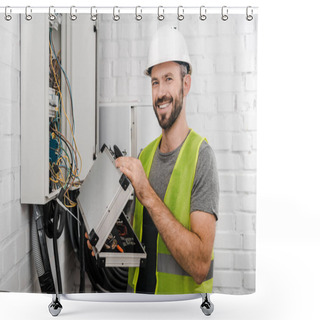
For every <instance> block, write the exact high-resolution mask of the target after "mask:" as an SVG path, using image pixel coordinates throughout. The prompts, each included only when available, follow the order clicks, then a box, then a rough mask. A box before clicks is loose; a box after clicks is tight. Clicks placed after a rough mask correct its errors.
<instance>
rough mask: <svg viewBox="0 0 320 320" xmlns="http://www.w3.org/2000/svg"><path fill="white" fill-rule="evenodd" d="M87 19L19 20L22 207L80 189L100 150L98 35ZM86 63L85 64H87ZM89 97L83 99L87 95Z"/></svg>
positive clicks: (60, 17) (66, 17)
mask: <svg viewBox="0 0 320 320" xmlns="http://www.w3.org/2000/svg"><path fill="white" fill-rule="evenodd" d="M94 24H95V23H94V22H93V21H91V20H90V19H87V16H85V15H84V16H81V15H79V16H78V19H77V20H76V21H71V20H70V19H69V18H68V15H61V14H56V15H55V19H54V20H53V21H51V20H49V19H48V16H46V15H34V16H33V19H32V23H30V22H29V21H27V20H26V19H24V18H23V17H22V18H21V202H22V203H32V204H45V203H47V202H48V201H50V200H51V199H53V198H55V197H56V195H57V194H58V192H59V190H60V189H61V188H65V189H67V188H77V187H78V186H79V185H80V182H81V181H82V180H83V179H84V178H85V176H86V175H87V173H88V172H89V169H90V168H91V166H92V163H93V159H94V156H95V153H96V149H97V134H96V123H97V112H96V33H95V30H94ZM83 61H85V63H83ZM84 92H85V94H83V93H84Z"/></svg>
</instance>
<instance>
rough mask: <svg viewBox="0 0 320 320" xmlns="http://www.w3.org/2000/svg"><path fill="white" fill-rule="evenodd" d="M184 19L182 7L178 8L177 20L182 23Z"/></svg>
mask: <svg viewBox="0 0 320 320" xmlns="http://www.w3.org/2000/svg"><path fill="white" fill-rule="evenodd" d="M183 19H184V9H183V6H179V7H178V20H179V21H182V20H183Z"/></svg>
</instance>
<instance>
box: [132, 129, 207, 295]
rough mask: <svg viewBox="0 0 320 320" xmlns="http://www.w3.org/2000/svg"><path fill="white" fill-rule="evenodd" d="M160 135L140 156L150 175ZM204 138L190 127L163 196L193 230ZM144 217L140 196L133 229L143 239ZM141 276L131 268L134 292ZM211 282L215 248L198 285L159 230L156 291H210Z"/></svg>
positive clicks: (137, 270) (176, 292)
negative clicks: (195, 189) (193, 193)
mask: <svg viewBox="0 0 320 320" xmlns="http://www.w3.org/2000/svg"><path fill="white" fill-rule="evenodd" d="M161 138H162V136H160V137H158V138H157V139H156V140H154V141H153V142H151V143H150V144H149V145H148V146H147V147H146V148H145V149H143V151H142V152H141V154H140V156H139V159H140V160H141V163H142V165H143V168H144V171H145V173H146V175H147V177H148V178H149V173H150V169H151V165H152V162H153V157H154V154H155V152H156V149H157V148H158V146H159V143H160V141H161ZM203 140H204V138H202V137H201V136H199V135H198V134H197V133H195V132H194V131H193V130H191V131H190V133H189V135H188V136H187V138H186V140H185V142H184V143H183V145H182V147H181V149H180V152H179V155H178V158H177V161H176V163H175V166H174V169H173V171H172V174H171V177H170V181H169V184H168V187H167V190H166V194H165V197H164V203H165V204H166V206H167V207H168V208H169V210H170V211H171V212H172V214H173V215H174V217H175V218H176V219H177V220H178V221H179V222H180V223H181V224H182V225H183V226H184V227H185V228H187V229H188V230H190V202H191V191H192V186H193V181H194V176H195V171H196V166H197V161H198V155H199V148H200V145H201V144H202V142H203ZM142 220H143V206H142V204H141V203H140V202H139V200H138V199H136V204H135V212H134V220H133V229H134V231H135V233H136V235H137V237H138V238H139V240H140V241H141V240H142V229H143V221H142ZM147 258H148V257H147ZM138 277H139V268H129V276H128V284H129V286H130V287H131V288H132V289H133V291H134V292H136V286H137V282H138ZM212 286H213V252H212V260H211V267H210V270H209V273H208V276H207V278H206V280H205V281H204V282H202V284H200V285H198V284H197V283H196V282H195V281H194V280H193V278H192V277H191V276H190V275H189V274H187V273H186V272H185V271H184V270H183V269H182V268H181V267H180V265H179V264H178V263H177V262H176V260H175V259H174V258H173V256H172V255H171V254H170V252H169V250H168V248H167V247H166V245H165V243H164V241H163V240H162V238H161V236H160V234H159V233H158V238H157V261H156V288H155V294H184V293H210V292H212Z"/></svg>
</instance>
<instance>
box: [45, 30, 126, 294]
mask: <svg viewBox="0 0 320 320" xmlns="http://www.w3.org/2000/svg"><path fill="white" fill-rule="evenodd" d="M49 50H50V86H51V87H52V88H53V89H54V90H55V92H56V94H57V96H58V99H59V106H58V107H56V110H55V117H54V118H52V119H51V121H50V133H51V138H50V139H51V142H52V141H56V143H55V146H53V143H51V145H50V149H51V150H52V152H53V153H54V157H52V158H51V159H50V165H49V167H50V175H51V176H50V181H51V183H52V186H53V188H54V189H56V190H58V189H61V191H60V193H59V195H61V194H62V193H63V197H64V205H65V206H66V207H68V208H69V209H70V210H71V212H72V213H73V214H74V215H77V216H78V218H77V220H76V219H74V218H73V217H72V216H71V215H69V214H68V215H66V216H65V214H64V210H60V209H61V208H60V209H59V206H58V204H56V203H53V202H51V203H49V204H47V205H46V208H45V228H46V234H47V236H48V237H49V238H53V243H54V251H55V263H56V271H57V274H58V276H57V279H58V291H59V293H61V292H62V284H61V275H60V266H59V255H58V249H57V238H59V237H60V235H61V233H62V230H63V226H64V222H65V219H66V221H67V225H68V228H69V235H70V239H71V244H72V246H73V249H74V252H75V253H76V255H77V258H78V260H79V261H80V288H79V292H84V291H85V272H87V275H88V277H89V280H90V282H91V284H92V287H93V290H94V291H96V292H125V291H126V289H127V277H128V269H127V268H106V267H105V266H102V265H100V263H99V262H98V261H97V260H96V258H95V257H93V256H92V255H91V251H90V250H89V249H88V247H87V245H86V241H85V239H84V235H85V232H86V230H85V227H84V222H83V220H82V217H81V215H80V214H79V212H78V207H77V202H76V197H77V196H76V195H77V190H73V188H72V187H78V186H79V185H80V178H79V176H80V172H81V168H82V160H81V156H80V154H79V151H78V148H77V144H76V141H75V138H74V133H75V123H74V110H73V98H72V91H71V86H70V82H69V79H68V77H67V75H66V73H65V71H64V69H63V67H62V66H61V59H60V54H59V53H56V51H55V48H54V44H53V41H52V28H50V32H49ZM61 74H63V76H64V78H65V82H66V85H67V89H68V92H69V97H70V104H71V117H72V124H71V122H70V120H69V117H68V115H67V113H66V110H65V106H64V101H63V96H62V93H61ZM63 115H64V116H65V117H66V119H67V122H68V124H69V128H70V132H71V135H72V141H71V142H70V141H69V140H68V139H67V137H66V136H65V135H63V134H62V133H61V120H62V119H61V117H62V116H63ZM79 162H80V163H79ZM79 164H80V165H79Z"/></svg>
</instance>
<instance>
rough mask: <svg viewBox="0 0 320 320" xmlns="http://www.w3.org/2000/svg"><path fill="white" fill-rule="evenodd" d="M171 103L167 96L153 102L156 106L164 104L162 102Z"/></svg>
mask: <svg viewBox="0 0 320 320" xmlns="http://www.w3.org/2000/svg"><path fill="white" fill-rule="evenodd" d="M172 101H173V99H172V97H167V96H165V97H163V98H158V99H157V100H156V101H155V105H156V106H157V105H159V104H161V103H164V102H166V103H170V102H172Z"/></svg>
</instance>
